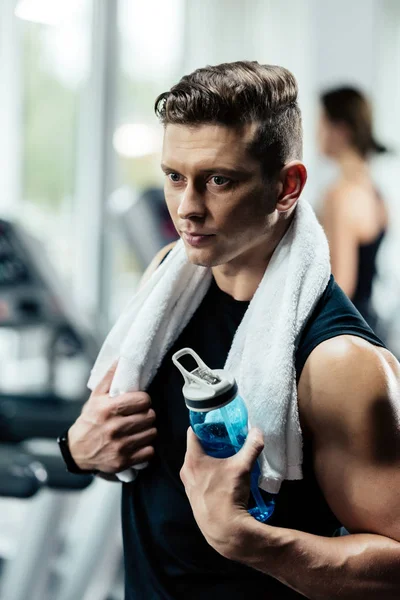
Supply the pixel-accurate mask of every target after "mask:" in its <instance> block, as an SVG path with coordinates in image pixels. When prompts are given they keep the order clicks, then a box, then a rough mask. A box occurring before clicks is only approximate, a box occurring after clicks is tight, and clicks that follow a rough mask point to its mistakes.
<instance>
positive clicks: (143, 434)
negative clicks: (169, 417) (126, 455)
mask: <svg viewBox="0 0 400 600" xmlns="http://www.w3.org/2000/svg"><path fill="white" fill-rule="evenodd" d="M156 436H157V429H156V428H155V427H151V429H146V431H139V432H138V433H135V434H133V435H131V436H129V437H128V438H127V439H126V443H125V444H124V448H125V449H126V451H127V452H135V451H136V450H138V449H139V448H142V447H144V446H149V445H151V444H152V442H154V440H155V438H156Z"/></svg>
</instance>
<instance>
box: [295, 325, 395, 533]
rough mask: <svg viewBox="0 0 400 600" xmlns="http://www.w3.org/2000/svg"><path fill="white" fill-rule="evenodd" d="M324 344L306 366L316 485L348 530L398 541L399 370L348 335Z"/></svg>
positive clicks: (383, 354) (390, 360) (385, 355)
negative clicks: (318, 485) (317, 484)
mask: <svg viewBox="0 0 400 600" xmlns="http://www.w3.org/2000/svg"><path fill="white" fill-rule="evenodd" d="M322 346H324V344H321V347H320V351H319V354H317V355H316V356H314V358H313V359H312V360H311V361H310V364H309V365H308V366H307V368H308V385H309V397H308V399H307V400H306V403H305V404H306V420H307V422H308V425H309V427H310V430H311V431H312V436H313V445H314V468H315V472H316V476H317V479H318V482H319V484H320V487H321V489H322V491H323V493H324V496H325V498H326V500H327V502H328V504H329V505H330V507H331V509H332V510H333V512H334V513H335V514H336V516H337V518H338V519H339V521H340V522H341V523H342V524H343V525H344V526H345V527H346V528H347V529H348V530H349V531H350V532H369V533H377V534H381V535H385V536H388V537H392V538H394V539H396V540H398V541H400V426H399V415H400V407H399V404H400V399H399V370H398V364H396V361H395V359H394V358H393V357H391V355H389V353H388V352H387V351H384V350H381V349H377V348H374V347H372V346H371V345H369V344H368V343H367V342H364V341H363V340H359V339H357V338H351V337H350V336H343V337H342V338H336V339H335V340H330V341H329V342H326V343H325V347H322ZM334 346H335V347H334Z"/></svg>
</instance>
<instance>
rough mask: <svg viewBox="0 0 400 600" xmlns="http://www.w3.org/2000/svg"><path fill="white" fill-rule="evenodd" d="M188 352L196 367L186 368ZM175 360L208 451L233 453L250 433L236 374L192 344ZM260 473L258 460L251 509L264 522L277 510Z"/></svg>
mask: <svg viewBox="0 0 400 600" xmlns="http://www.w3.org/2000/svg"><path fill="white" fill-rule="evenodd" d="M185 355H189V356H191V357H192V358H193V359H194V360H195V362H196V363H197V367H196V368H195V369H194V370H193V371H188V370H186V369H185V367H184V366H183V365H182V363H181V362H180V361H179V359H180V358H182V357H183V356H185ZM172 360H173V362H174V364H175V365H176V366H177V367H178V369H179V370H180V372H181V373H182V375H183V378H184V380H185V384H184V386H183V389H182V392H183V396H184V398H185V403H186V406H187V407H188V409H189V417H190V424H191V426H192V429H193V431H194V432H195V434H196V435H197V437H198V438H199V440H200V442H201V445H202V446H203V448H204V450H205V452H206V453H207V454H209V455H211V456H214V457H215V458H228V457H229V456H233V455H234V454H236V452H238V451H239V450H240V448H241V447H242V446H243V444H244V442H245V440H246V437H247V434H248V414H247V408H246V405H245V403H244V401H243V399H242V398H241V397H240V395H239V393H238V387H237V384H236V381H235V379H234V377H233V376H232V375H231V374H230V373H229V372H228V371H226V370H225V369H213V370H212V369H210V368H209V367H208V366H207V365H206V364H205V363H204V362H203V361H202V360H201V358H200V357H199V356H198V354H197V353H196V352H195V351H194V350H192V349H191V348H183V349H182V350H179V351H178V352H176V353H175V354H174V355H173V357H172ZM259 476H260V466H259V463H258V460H257V461H256V463H255V465H254V467H253V470H252V472H251V496H250V502H249V508H248V511H249V513H250V514H251V515H252V516H253V517H254V518H255V519H257V520H258V521H261V522H262V523H265V522H266V521H267V520H268V519H269V518H270V516H271V515H272V513H273V511H274V508H275V496H274V494H268V495H267V499H266V500H264V498H263V496H262V495H261V492H260V489H259V487H258V479H259Z"/></svg>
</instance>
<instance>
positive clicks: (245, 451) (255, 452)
mask: <svg viewBox="0 0 400 600" xmlns="http://www.w3.org/2000/svg"><path fill="white" fill-rule="evenodd" d="M263 448H264V440H263V436H262V433H261V431H260V430H259V429H257V428H256V427H253V428H252V429H250V431H249V434H248V436H247V438H246V441H245V443H244V444H243V447H242V448H241V449H240V451H239V452H238V453H237V454H236V456H235V459H236V460H237V461H238V463H240V466H241V467H242V468H244V469H245V470H247V471H251V469H252V468H253V465H254V463H255V462H256V460H257V458H258V456H259V455H260V454H261V452H262V450H263Z"/></svg>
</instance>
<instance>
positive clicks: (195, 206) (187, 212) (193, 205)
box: [178, 182, 206, 219]
mask: <svg viewBox="0 0 400 600" xmlns="http://www.w3.org/2000/svg"><path fill="white" fill-rule="evenodd" d="M205 213H206V207H205V205H204V201H203V198H202V196H201V194H200V192H199V191H198V190H196V188H195V186H194V185H193V184H192V183H189V182H188V184H187V186H186V187H185V190H184V191H183V192H182V195H181V197H180V201H179V206H178V217H179V218H180V219H192V218H198V219H202V218H204V217H205Z"/></svg>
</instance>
